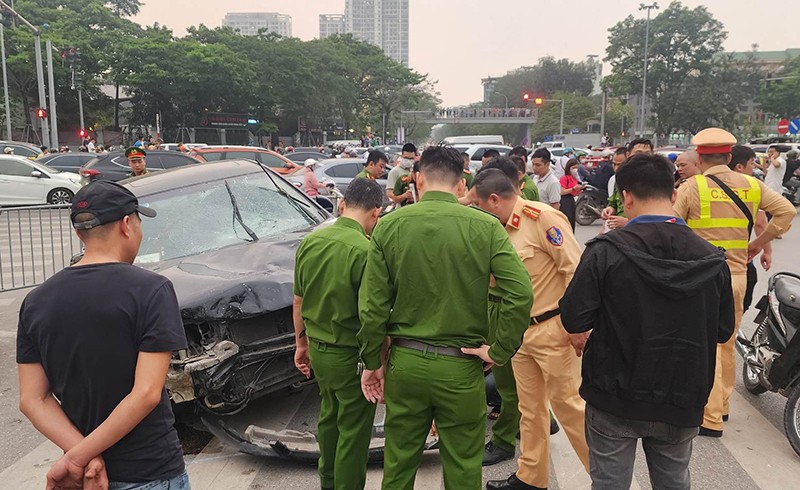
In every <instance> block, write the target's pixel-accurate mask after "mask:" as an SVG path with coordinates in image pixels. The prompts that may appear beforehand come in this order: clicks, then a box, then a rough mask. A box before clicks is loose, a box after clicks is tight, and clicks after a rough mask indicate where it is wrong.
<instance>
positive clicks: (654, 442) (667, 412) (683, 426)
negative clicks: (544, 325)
mask: <svg viewBox="0 0 800 490" xmlns="http://www.w3.org/2000/svg"><path fill="white" fill-rule="evenodd" d="M673 180H674V179H673V176H672V173H671V171H670V169H669V164H668V163H667V161H666V159H664V158H663V157H661V156H658V155H637V156H634V157H632V158H631V159H630V160H629V161H628V163H627V164H626V165H625V166H623V167H622V168H620V170H619V171H618V173H617V185H618V186H619V189H620V191H621V192H622V195H623V203H624V207H625V212H626V214H627V216H628V218H630V221H629V222H628V224H627V225H626V226H625V227H624V228H622V229H619V230H615V231H612V232H610V233H607V234H605V235H601V236H599V237H598V238H596V239H594V240H592V241H590V242H589V243H588V244H587V247H586V250H585V252H584V254H583V257H582V259H581V262H580V265H579V266H578V269H577V271H576V273H575V277H574V278H573V280H572V282H571V283H570V285H569V288H568V289H567V292H566V294H565V296H564V298H563V299H562V300H561V303H560V307H561V318H562V321H563V324H564V328H565V329H566V330H567V331H568V332H570V333H580V332H586V331H589V330H592V335H591V337H590V338H589V340H588V342H587V345H586V349H585V355H584V361H583V383H582V385H581V388H580V394H581V396H582V397H583V398H584V399H585V400H586V435H587V442H588V444H589V450H590V473H591V477H592V488H593V489H594V490H597V489H619V488H629V487H630V484H631V479H632V476H633V463H634V459H635V457H636V445H637V441H638V439H642V444H643V446H644V449H645V452H646V455H647V464H648V468H649V469H650V480H651V482H652V484H653V487H654V488H686V489H688V488H690V485H691V483H690V478H689V459H690V457H691V453H692V440H693V439H694V437H695V436H696V435H697V433H698V427H699V426H700V424H701V422H702V421H703V407H704V406H705V404H706V402H707V400H708V395H709V393H710V391H711V387H712V385H713V382H714V366H715V361H716V349H717V343H722V342H725V341H727V340H728V339H729V338H730V336H731V334H732V333H733V327H734V307H733V294H732V290H731V278H730V270H729V269H728V265H727V264H726V262H725V255H724V252H723V251H722V250H721V249H718V248H715V247H713V246H712V245H710V244H709V243H708V242H706V241H705V240H703V239H701V238H699V237H697V236H696V235H695V234H694V232H693V231H692V230H691V229H689V228H688V227H687V226H686V223H685V222H684V221H683V220H682V219H680V218H676V217H675V216H674V215H673V209H672V203H673V202H674V200H675V197H674V190H673Z"/></svg>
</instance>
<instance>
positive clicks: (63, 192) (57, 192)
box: [47, 188, 73, 204]
mask: <svg viewBox="0 0 800 490" xmlns="http://www.w3.org/2000/svg"><path fill="white" fill-rule="evenodd" d="M72 195H73V194H72V191H70V190H68V189H61V188H59V189H53V190H52V191H50V193H49V194H48V195H47V202H48V203H50V204H70V203H71V202H72Z"/></svg>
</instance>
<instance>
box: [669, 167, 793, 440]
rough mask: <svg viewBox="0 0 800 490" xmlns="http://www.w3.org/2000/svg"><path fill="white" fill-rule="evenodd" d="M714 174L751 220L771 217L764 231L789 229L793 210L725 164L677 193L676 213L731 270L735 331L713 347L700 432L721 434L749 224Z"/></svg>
mask: <svg viewBox="0 0 800 490" xmlns="http://www.w3.org/2000/svg"><path fill="white" fill-rule="evenodd" d="M708 175H713V176H716V177H717V178H718V179H719V180H721V181H722V182H724V183H725V185H727V186H728V187H730V188H731V190H733V191H734V192H735V193H736V195H737V196H739V198H740V199H741V200H742V201H743V202H744V203H745V204H746V205H747V207H748V209H750V210H751V213H752V215H753V219H754V220H755V218H756V216H757V215H758V210H759V209H762V210H764V211H766V212H768V213H771V214H772V215H773V218H772V220H771V221H770V222H769V224H768V225H767V231H770V232H772V233H774V234H775V235H777V236H781V235H783V234H784V233H786V231H787V230H789V228H790V227H791V223H792V219H793V218H794V216H795V214H796V211H795V209H794V206H792V205H791V203H789V201H787V200H786V199H784V198H783V196H781V195H780V194H778V193H776V192H775V191H773V190H771V189H769V188H768V187H767V186H765V185H764V183H763V182H761V181H759V180H758V179H755V178H753V177H750V176H748V175H743V174H741V173H737V172H734V171H733V170H731V169H730V168H729V167H728V166H727V165H717V166H714V167H711V168H710V169H708V170H707V171H706V172H705V173H704V174H703V175H696V176H695V177H694V179H689V180H687V181H686V183H685V184H683V185H681V186H680V187H679V188H678V198H677V201H676V202H675V213H676V214H677V215H678V216H680V217H681V218H683V219H685V220H686V223H687V224H688V225H689V227H690V228H692V229H693V230H694V231H695V233H697V235H698V236H700V237H701V238H703V239H705V240H708V242H709V243H711V244H712V245H716V246H718V247H721V248H724V249H725V252H726V257H727V261H728V267H729V268H730V270H731V283H732V287H733V296H734V303H735V305H734V306H735V308H736V312H735V319H736V327H735V331H734V334H733V335H732V336H731V338H730V340H728V342H726V343H724V344H720V345H718V346H717V367H716V379H715V381H714V387H713V389H712V390H711V395H710V396H709V398H708V404H707V405H706V408H705V414H704V416H703V427H705V428H707V429H712V430H716V431H721V430H722V416H723V415H727V414H728V413H729V407H728V399H729V398H730V395H731V392H732V391H733V388H734V385H735V380H736V374H735V370H736V360H735V355H734V342H736V332H738V331H739V326H740V325H741V322H742V314H743V310H744V295H745V290H746V289H747V246H748V244H749V243H750V237H749V236H748V220H747V218H746V217H745V216H743V214H742V211H741V210H740V209H739V207H738V206H737V205H736V203H734V202H733V201H732V200H731V199H730V198H729V197H728V195H727V194H726V193H725V192H724V191H723V190H722V189H721V188H720V187H719V186H718V185H717V184H716V183H715V182H713V181H712V180H711V179H708V178H707V177H706V176H708Z"/></svg>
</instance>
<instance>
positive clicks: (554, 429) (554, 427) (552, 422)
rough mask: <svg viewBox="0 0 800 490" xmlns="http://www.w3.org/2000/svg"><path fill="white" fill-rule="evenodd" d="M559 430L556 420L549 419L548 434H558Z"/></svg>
mask: <svg viewBox="0 0 800 490" xmlns="http://www.w3.org/2000/svg"><path fill="white" fill-rule="evenodd" d="M560 430H561V427H559V426H558V422H556V419H550V435H551V436H552V435H553V434H558V431H560Z"/></svg>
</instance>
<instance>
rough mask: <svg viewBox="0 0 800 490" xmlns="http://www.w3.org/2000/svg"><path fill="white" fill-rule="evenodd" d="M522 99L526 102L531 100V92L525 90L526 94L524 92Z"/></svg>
mask: <svg viewBox="0 0 800 490" xmlns="http://www.w3.org/2000/svg"><path fill="white" fill-rule="evenodd" d="M522 100H524V101H525V102H528V101H529V100H531V94H529V93H528V92H525V93H524V94H522Z"/></svg>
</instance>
